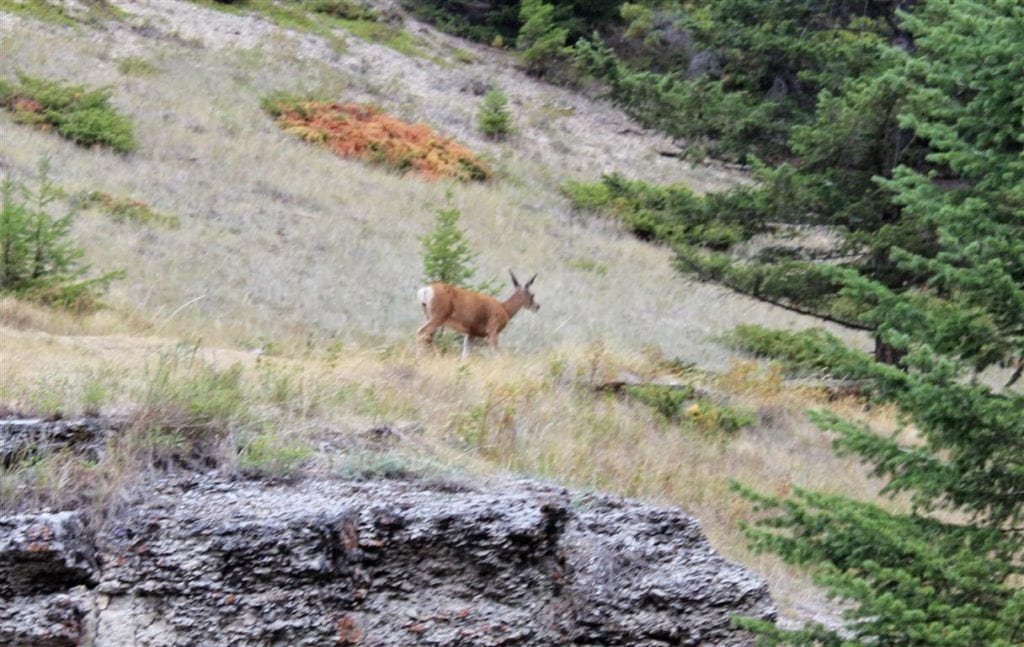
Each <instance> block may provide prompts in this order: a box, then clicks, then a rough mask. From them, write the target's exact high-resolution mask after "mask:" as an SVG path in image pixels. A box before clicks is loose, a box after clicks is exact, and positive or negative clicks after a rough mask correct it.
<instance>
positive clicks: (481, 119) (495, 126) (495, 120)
mask: <svg viewBox="0 0 1024 647" xmlns="http://www.w3.org/2000/svg"><path fill="white" fill-rule="evenodd" d="M476 121H477V126H478V127H479V128H480V132H482V133H483V134H485V135H487V136H488V137H490V138H492V139H503V138H504V137H506V136H507V135H510V134H512V132H513V127H512V113H510V112H509V110H508V97H506V96H505V93H504V92H502V91H501V90H500V89H499V88H493V89H492V90H490V91H488V92H487V94H485V95H484V100H483V103H481V104H480V111H479V112H478V113H477V118H476Z"/></svg>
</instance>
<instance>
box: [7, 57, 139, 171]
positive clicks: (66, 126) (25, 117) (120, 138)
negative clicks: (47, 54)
mask: <svg viewBox="0 0 1024 647" xmlns="http://www.w3.org/2000/svg"><path fill="white" fill-rule="evenodd" d="M18 78H19V84H17V85H16V84H13V83H9V82H4V83H3V85H2V86H0V105H2V106H3V107H4V108H6V109H8V110H10V111H11V112H12V113H14V118H15V121H18V122H20V123H26V124H34V125H38V126H43V127H52V128H53V129H54V130H56V131H57V132H58V133H59V134H61V135H63V136H64V137H66V138H68V139H70V140H71V141H73V142H75V143H77V144H81V145H82V146H93V145H99V146H106V147H109V148H112V149H113V150H115V151H117V152H119V153H128V152H131V151H133V150H135V148H136V141H135V132H134V128H133V126H132V122H131V120H130V119H129V118H128V117H127V116H125V115H123V114H121V113H120V112H118V111H117V110H116V109H114V108H113V106H111V105H110V102H109V101H110V95H111V91H110V90H108V89H99V90H89V89H86V88H85V87H84V86H78V85H65V84H63V83H61V82H59V81H50V80H47V79H37V78H33V77H30V76H25V75H19V77H18Z"/></svg>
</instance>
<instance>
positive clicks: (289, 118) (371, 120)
mask: <svg viewBox="0 0 1024 647" xmlns="http://www.w3.org/2000/svg"><path fill="white" fill-rule="evenodd" d="M262 106H263V108H264V110H266V111H267V112H269V113H270V114H271V115H272V116H274V117H276V118H277V123H278V125H279V126H281V127H282V128H283V129H284V130H285V131H286V132H288V133H291V134H293V135H297V136H299V137H301V138H302V139H304V140H305V141H307V142H310V143H318V144H324V145H325V146H327V147H328V148H329V149H331V150H332V151H333V152H334V153H335V154H337V155H339V156H340V157H356V158H358V159H362V160H366V161H370V162H376V163H380V164H384V165H386V166H388V167H389V168H392V169H395V170H398V171H414V172H416V173H419V174H420V175H422V176H424V177H426V178H428V179H434V178H441V177H451V178H455V179H458V180H463V181H470V180H486V179H487V178H489V177H490V176H491V171H490V169H489V168H488V167H487V165H486V164H485V163H484V162H483V161H482V160H481V159H480V158H478V157H477V156H476V155H474V154H473V152H472V151H470V150H469V149H468V148H466V147H465V146H462V145H460V144H458V143H456V142H455V141H453V140H452V139H450V138H447V137H442V136H440V135H438V134H437V133H435V132H434V131H432V130H431V129H430V128H428V127H427V126H424V125H422V124H417V125H413V124H408V123H405V122H403V121H400V120H398V119H395V118H394V117H390V116H388V115H386V114H384V113H383V112H381V111H380V110H378V109H377V108H374V107H372V106H366V105H355V104H342V103H330V102H327V101H318V100H313V99H305V98H301V97H297V96H295V95H290V94H286V93H275V94H272V95H270V96H268V97H266V98H265V99H264V100H263V101H262Z"/></svg>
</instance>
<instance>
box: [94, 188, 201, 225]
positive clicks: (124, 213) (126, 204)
mask: <svg viewBox="0 0 1024 647" xmlns="http://www.w3.org/2000/svg"><path fill="white" fill-rule="evenodd" d="M75 200H76V202H77V203H78V204H79V206H80V208H82V209H91V208H98V209H100V210H101V211H103V212H104V213H106V214H107V215H108V216H110V217H111V218H112V219H113V220H114V221H115V222H133V223H136V224H140V225H158V226H160V227H170V228H172V229H174V228H177V227H179V226H181V220H180V219H179V218H178V217H177V216H172V215H168V214H163V213H160V212H158V211H155V210H154V209H153V208H152V207H151V206H149V205H148V204H146V203H145V202H143V201H142V200H132V199H130V198H120V197H117V196H113V195H110V194H109V193H106V192H103V191H88V192H83V193H81V194H79V195H77V196H76V197H75Z"/></svg>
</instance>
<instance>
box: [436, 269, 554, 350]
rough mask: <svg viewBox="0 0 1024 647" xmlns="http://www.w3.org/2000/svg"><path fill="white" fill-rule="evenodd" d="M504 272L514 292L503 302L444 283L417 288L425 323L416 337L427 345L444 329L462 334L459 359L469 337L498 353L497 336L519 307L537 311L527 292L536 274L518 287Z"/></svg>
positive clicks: (531, 295)
mask: <svg viewBox="0 0 1024 647" xmlns="http://www.w3.org/2000/svg"><path fill="white" fill-rule="evenodd" d="M508 273H509V276H511V277H512V286H513V287H514V288H515V292H513V293H512V296H510V297H509V298H507V299H505V300H504V301H498V300H497V299H495V298H494V297H492V296H489V295H486V294H480V293H479V292H473V291H472V290H467V289H465V288H460V287H456V286H454V285H449V284H447V283H431V284H430V285H427V286H424V287H422V288H420V289H419V291H418V292H417V295H418V296H419V299H420V304H421V305H422V306H423V313H424V314H425V315H426V317H427V321H426V323H424V324H423V325H422V326H420V327H419V330H417V331H416V337H417V338H418V339H419V340H421V341H423V342H424V343H426V345H428V346H431V345H433V342H434V334H435V333H436V332H437V331H438V329H440V328H442V327H445V328H449V329H451V330H454V331H456V332H461V333H463V334H464V335H465V337H464V338H463V340H462V359H466V357H467V356H468V355H469V345H470V338H472V337H486V338H487V339H488V340H489V341H490V342H491V347H492V348H493V349H494V351H495V352H498V335H499V334H501V331H502V330H504V329H505V326H507V325H508V322H509V320H510V319H511V318H512V317H514V316H515V315H516V313H517V312H519V311H520V310H522V309H523V308H526V309H527V310H530V311H531V312H537V311H538V310H540V305H539V304H538V303H537V302H536V301H534V300H533V294H532V293H531V292H530V286H532V285H533V282H534V281H535V280H537V275H536V274H534V275H533V277H532V278H531V279H530V280H529V281H527V282H526V283H524V284H522V285H520V284H519V281H518V280H517V279H516V275H515V274H513V273H512V270H509V271H508Z"/></svg>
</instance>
